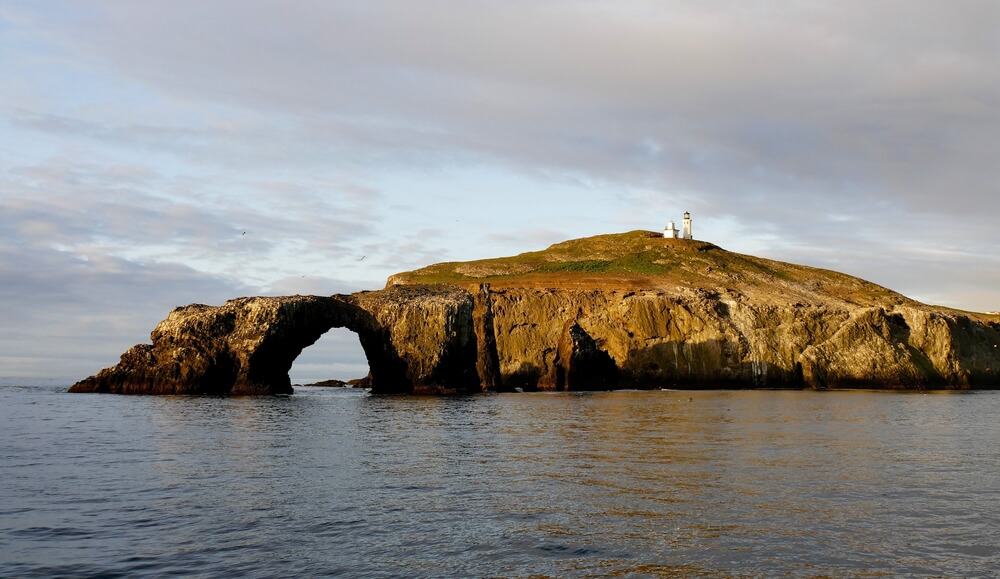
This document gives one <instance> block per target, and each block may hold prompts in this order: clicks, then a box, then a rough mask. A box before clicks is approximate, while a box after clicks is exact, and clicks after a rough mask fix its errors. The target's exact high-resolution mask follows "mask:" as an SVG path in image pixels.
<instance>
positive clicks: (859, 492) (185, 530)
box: [0, 387, 1000, 577]
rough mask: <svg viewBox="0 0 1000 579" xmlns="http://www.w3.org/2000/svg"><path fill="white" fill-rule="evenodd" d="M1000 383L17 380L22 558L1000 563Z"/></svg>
mask: <svg viewBox="0 0 1000 579" xmlns="http://www.w3.org/2000/svg"><path fill="white" fill-rule="evenodd" d="M998 417H1000V393H997V392H990V393H973V394H895V393H876V392H826V393H823V392H776V391H756V392H732V391H718V392H660V391H656V392H614V393H596V394H505V395H493V396H472V397H463V398H430V397H372V396H369V395H368V394H366V393H365V392H363V391H353V390H336V389H328V390H325V389H315V388H304V389H301V390H300V391H299V393H298V394H296V395H295V396H292V397H288V398H236V399H225V398H188V397H121V396H108V395H70V394H65V393H63V392H62V391H61V389H55V388H39V387H33V388H27V387H5V388H0V428H2V432H0V473H2V484H0V575H3V576H17V577H24V576H32V575H45V576H50V575H70V576H87V575H101V576H105V577H107V576H116V575H137V574H148V575H157V576H162V575H170V574H174V575H183V576H215V577H218V576H240V577H242V576H293V575H300V576H305V575H308V576H322V575H344V576H350V577H360V576H399V575H421V576H484V575H494V576H495V575H504V576H520V575H529V574H548V575H558V576H565V575H637V576H644V575H652V576H663V575H666V576H690V575H702V576H728V575H775V574H793V575H816V574H829V575H835V576H853V575H866V576H867V575H872V574H892V575H898V574H912V575H961V576H986V575H995V574H997V573H1000V547H998V543H1000V540H998V538H997V531H998V530H1000V449H998V444H1000V421H998Z"/></svg>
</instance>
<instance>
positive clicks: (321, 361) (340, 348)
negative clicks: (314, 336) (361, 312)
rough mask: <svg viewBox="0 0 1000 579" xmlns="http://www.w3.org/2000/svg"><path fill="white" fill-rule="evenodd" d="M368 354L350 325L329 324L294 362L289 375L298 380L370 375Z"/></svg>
mask: <svg viewBox="0 0 1000 579" xmlns="http://www.w3.org/2000/svg"><path fill="white" fill-rule="evenodd" d="M368 372H369V368H368V358H367V357H365V351H364V348H362V347H361V340H360V339H359V338H358V335H357V334H355V333H354V332H352V331H351V330H348V329H347V328H330V329H329V330H328V331H327V332H326V333H325V334H323V335H322V336H320V338H319V340H317V341H316V343H315V344H313V345H312V346H308V347H306V348H305V349H304V350H302V353H301V354H299V357H298V358H296V359H295V361H294V362H292V368H291V370H289V371H288V377H289V379H290V380H291V381H292V384H293V386H294V385H295V384H311V383H314V382H322V381H325V380H340V381H343V382H347V381H348V380H352V379H357V378H364V377H365V376H367V375H368Z"/></svg>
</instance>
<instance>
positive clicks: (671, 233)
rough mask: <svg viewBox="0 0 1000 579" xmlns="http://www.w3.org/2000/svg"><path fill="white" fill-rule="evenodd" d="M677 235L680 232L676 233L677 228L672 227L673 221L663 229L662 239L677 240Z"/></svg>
mask: <svg viewBox="0 0 1000 579" xmlns="http://www.w3.org/2000/svg"><path fill="white" fill-rule="evenodd" d="M679 233H680V232H679V231H677V226H676V225H674V222H673V221H671V222H670V225H668V226H666V227H664V228H663V237H664V239H677V238H678V236H679V235H678V234H679Z"/></svg>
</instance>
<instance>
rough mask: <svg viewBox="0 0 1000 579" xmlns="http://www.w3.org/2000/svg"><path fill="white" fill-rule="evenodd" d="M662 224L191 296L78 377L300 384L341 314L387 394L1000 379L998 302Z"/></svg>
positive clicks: (188, 384) (196, 386)
mask: <svg viewBox="0 0 1000 579" xmlns="http://www.w3.org/2000/svg"><path fill="white" fill-rule="evenodd" d="M655 235H656V234H651V233H648V232H632V233H628V234H621V235H617V236H599V237H597V238H590V239H586V240H574V241H572V242H566V243H563V244H557V245H555V246H553V247H552V248H549V249H548V250H546V251H544V252H533V253H529V254H523V255H522V256H516V257H513V258H500V259H498V260H483V261H482V262H472V263H470V264H460V263H451V264H438V265H435V266H430V267H428V268H424V269H423V270H417V271H416V272H409V273H404V274H397V275H395V276H392V277H391V278H390V283H389V285H388V286H387V287H386V289H383V290H380V291H372V292H360V293H357V294H353V295H335V296H330V297H322V296H289V297H258V298H240V299H236V300H230V301H228V302H226V303H225V304H223V305H221V306H215V307H213V306H205V305H191V306H186V307H182V308H177V309H176V310H174V311H173V312H171V313H170V315H168V316H167V318H166V319H165V320H164V321H162V322H160V324H158V325H157V327H156V328H155V329H154V330H153V332H152V334H151V338H152V344H140V345H137V346H134V347H133V348H131V349H130V350H128V351H127V352H125V354H123V355H122V357H121V361H120V362H119V363H118V365H116V366H114V367H112V368H108V369H106V370H102V371H101V372H100V373H98V374H97V375H96V376H93V377H90V378H87V379H85V380H83V381H81V382H79V383H78V384H76V385H74V386H73V387H72V388H71V391H73V392H117V393H126V394H280V393H289V392H291V391H292V388H291V384H290V382H289V380H288V370H289V368H290V367H291V365H292V362H293V361H294V359H295V358H296V356H298V355H299V353H300V352H301V351H302V349H303V348H305V347H307V346H309V345H311V344H313V343H314V342H315V341H316V340H317V339H318V338H319V337H320V336H321V335H322V334H323V333H324V332H326V331H327V330H329V329H330V328H333V327H346V328H348V329H350V330H353V331H355V332H356V333H357V334H358V336H359V338H360V341H361V345H362V347H363V349H364V351H365V354H366V356H367V358H368V363H369V367H370V369H371V374H370V375H369V376H368V377H367V380H368V383H367V384H368V385H369V386H370V387H371V388H372V391H373V392H376V393H394V392H398V393H466V392H479V391H486V390H553V389H555V390H593V389H610V388H616V387H629V388H636V387H638V388H654V387H661V386H674V387H691V388H714V387H802V386H808V387H814V388H837V387H866V388H980V387H982V388H992V387H997V386H998V385H1000V348H998V344H1000V318H997V317H996V316H991V315H988V314H975V313H970V312H960V311H956V310H950V309H947V308H937V307H932V306H927V305H924V304H920V303H918V302H915V301H913V300H910V299H908V298H906V297H905V296H902V295H900V294H897V293H895V292H892V291H891V290H888V289H886V288H883V287H880V286H877V285H875V284H871V283H869V282H866V281H864V280H860V279H857V278H853V277H850V276H846V275H844V274H839V273H836V272H830V271H825V270H818V269H814V268H808V267H804V266H796V265H791V264H783V263H781V262H774V261H770V260H762V259H759V258H754V257H751V256H742V255H739V254H733V253H729V252H726V251H724V250H722V249H720V248H718V247H717V246H714V245H711V244H706V243H703V242H698V241H684V240H667V239H656V238H655Z"/></svg>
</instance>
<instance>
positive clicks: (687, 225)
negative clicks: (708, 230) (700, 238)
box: [681, 211, 694, 239]
mask: <svg viewBox="0 0 1000 579" xmlns="http://www.w3.org/2000/svg"><path fill="white" fill-rule="evenodd" d="M681 228H682V232H681V237H682V238H683V239H694V235H692V233H691V213H689V212H687V211H685V212H684V220H683V221H682V222H681Z"/></svg>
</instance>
